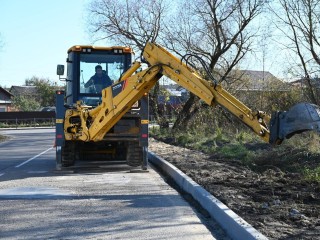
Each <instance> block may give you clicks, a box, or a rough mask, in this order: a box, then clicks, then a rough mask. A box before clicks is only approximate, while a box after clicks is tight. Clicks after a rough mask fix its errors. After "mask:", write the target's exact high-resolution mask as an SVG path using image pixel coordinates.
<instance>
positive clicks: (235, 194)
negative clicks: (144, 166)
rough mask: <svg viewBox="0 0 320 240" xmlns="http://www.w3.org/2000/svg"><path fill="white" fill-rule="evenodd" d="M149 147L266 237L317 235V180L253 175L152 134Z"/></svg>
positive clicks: (269, 172)
mask: <svg viewBox="0 0 320 240" xmlns="http://www.w3.org/2000/svg"><path fill="white" fill-rule="evenodd" d="M149 150H150V151H152V152H154V153H156V154H157V155H158V156H160V157H162V158H163V159H165V160H167V161H168V162H170V163H172V164H173V165H175V166H176V167H178V168H179V169H180V170H181V171H183V172H184V173H186V174H187V175H188V176H190V177H191V178H192V179H193V180H194V181H196V182H197V183H198V184H200V185H202V186H203V187H204V188H205V189H206V190H207V191H209V192H210V193H211V194H212V195H214V196H215V197H217V198H218V199H220V200H221V201H222V202H223V203H224V204H226V205H227V206H228V207H229V208H231V209H232V210H233V211H234V212H236V213H237V214H238V215H239V216H241V217H242V218H243V219H245V220H246V221H247V222H248V223H250V224H251V225H252V226H253V227H255V228H256V229H258V230H259V231H260V232H261V233H263V234H264V235H266V236H267V237H268V238H269V239H320V184H319V183H316V182H314V183H312V182H307V181H305V180H303V179H301V176H300V175H299V174H294V173H286V172H283V171H281V170H280V169H278V168H274V169H272V168H271V169H269V170H267V171H264V172H262V173H257V172H254V171H252V170H250V169H249V168H246V167H244V166H243V165H241V164H240V163H239V162H238V161H235V160H230V159H220V158H219V156H216V155H207V154H204V153H201V152H198V151H194V150H189V149H186V148H182V147H178V146H172V145H169V144H166V143H164V142H160V141H157V140H155V139H153V138H150V146H149Z"/></svg>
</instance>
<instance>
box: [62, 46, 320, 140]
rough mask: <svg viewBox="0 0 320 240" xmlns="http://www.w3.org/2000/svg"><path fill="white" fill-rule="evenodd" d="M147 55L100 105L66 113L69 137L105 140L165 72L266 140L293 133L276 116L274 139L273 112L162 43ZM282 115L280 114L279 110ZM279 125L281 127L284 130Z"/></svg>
mask: <svg viewBox="0 0 320 240" xmlns="http://www.w3.org/2000/svg"><path fill="white" fill-rule="evenodd" d="M143 56H144V58H145V60H146V61H147V62H148V63H149V67H148V68H147V69H146V70H144V71H141V72H139V73H135V71H136V70H137V69H138V68H139V67H140V64H139V63H138V62H136V63H134V64H133V66H132V67H131V68H130V69H128V70H127V71H126V72H125V73H124V74H123V75H122V78H121V79H120V81H119V82H118V83H116V84H114V85H112V86H110V87H108V88H105V89H104V90H103V91H102V103H101V104H100V105H99V106H98V107H96V108H94V109H90V108H88V107H87V106H82V105H81V103H80V102H79V103H78V104H77V109H76V110H72V109H70V110H68V111H67V112H66V121H65V122H66V123H67V124H66V125H65V136H66V140H81V141H100V140H102V139H103V137H104V136H105V134H106V133H107V132H108V131H109V130H110V129H111V128H112V127H113V126H114V125H115V124H116V123H117V122H118V121H119V120H120V119H121V117H122V116H123V115H124V114H125V113H126V112H127V111H128V110H129V109H130V108H131V106H132V105H133V103H135V102H136V101H138V100H139V99H140V98H141V97H142V96H143V95H144V94H146V93H148V92H149V91H150V89H151V88H152V87H153V86H154V85H155V84H156V83H157V81H158V80H159V79H160V78H161V77H162V76H163V75H165V76H167V77H168V78H170V79H172V80H173V81H175V82H176V83H177V84H178V85H180V86H182V87H184V88H185V89H187V90H189V91H190V92H192V93H193V94H195V95H196V96H198V97H199V98H200V99H202V100H203V101H204V102H206V103H207V104H208V105H210V106H216V105H220V106H222V107H223V108H225V109H227V110H228V111H229V112H231V113H232V114H233V115H235V116H236V117H237V118H239V119H240V120H241V121H242V122H243V123H244V124H246V125H247V126H248V127H249V128H251V129H252V130H253V131H254V132H255V133H256V134H257V135H259V136H260V137H261V138H262V139H263V140H264V141H266V142H271V143H273V144H280V143H281V142H282V140H283V138H284V137H286V136H285V134H289V133H287V132H288V131H289V130H286V131H287V132H286V133H283V132H284V131H282V129H283V128H284V126H282V125H283V123H282V122H281V121H280V118H278V117H273V118H272V128H273V129H275V130H274V131H275V132H276V133H273V135H272V138H271V139H272V141H270V130H269V125H270V119H271V117H270V116H269V115H267V114H266V113H264V112H261V111H252V110H251V109H250V108H248V107H247V106H246V105H245V104H243V103H242V102H240V101H239V100H238V99H236V98H235V97H234V96H232V95H231V94H230V93H229V92H227V91H226V90H225V89H224V88H223V87H222V86H221V85H219V84H215V83H214V82H210V81H207V80H205V79H203V78H202V77H201V76H199V75H198V73H197V72H196V71H195V70H194V69H192V68H190V67H189V66H187V65H186V64H185V63H183V62H182V61H181V60H179V59H178V58H176V57H175V56H173V55H172V54H171V53H169V52H168V51H166V50H165V49H164V48H162V47H161V46H159V45H157V44H155V43H147V44H146V46H145V49H144V52H143ZM118 88H121V89H122V91H121V92H120V93H118V94H115V91H114V90H115V89H118ZM319 112H320V111H318V113H319ZM278 115H280V114H279V113H278ZM278 115H277V116H278ZM75 116H78V117H80V119H81V125H72V124H69V122H70V121H68V118H71V117H75ZM314 118H315V117H314V116H313V119H314ZM88 119H91V121H90V122H91V123H90V124H88V121H87V120H88ZM312 124H313V123H312ZM316 124H317V126H316V127H315V126H313V125H312V126H309V125H308V127H310V128H311V129H314V128H318V127H319V128H320V121H318V122H317V123H316ZM298 125H299V123H298ZM279 126H281V129H280V128H279ZM285 127H287V126H285ZM308 127H306V128H308ZM295 128H296V127H295ZM306 128H305V129H306ZM70 129H72V130H70ZM286 129H288V128H286ZM300 129H301V127H300V128H299V131H300V132H301V130H300ZM290 131H291V132H290V134H291V135H292V132H293V133H294V130H291V129H290ZM281 134H282V135H281ZM280 135H281V136H280ZM279 136H280V139H279Z"/></svg>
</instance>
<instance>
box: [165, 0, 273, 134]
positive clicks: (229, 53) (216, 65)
mask: <svg viewBox="0 0 320 240" xmlns="http://www.w3.org/2000/svg"><path fill="white" fill-rule="evenodd" d="M266 2H267V1H265V0H250V1H248V0H195V1H192V3H191V2H190V1H186V0H185V1H184V5H183V7H181V8H180V9H181V12H180V13H179V14H178V17H177V18H175V19H174V20H173V21H172V23H171V24H170V25H168V26H167V28H166V34H165V35H164V37H165V38H166V39H167V41H163V42H164V44H166V46H167V48H169V49H170V50H172V51H175V52H176V53H177V54H181V52H184V53H186V52H188V53H190V54H192V55H194V56H201V58H202V59H204V60H205V61H206V63H207V64H208V65H209V67H210V69H211V71H212V72H215V73H216V75H217V76H218V81H220V82H221V81H224V80H226V79H227V76H228V75H229V74H230V72H231V71H232V69H233V68H234V67H235V66H236V65H237V64H238V63H239V62H240V61H241V60H242V59H243V58H244V56H245V55H246V54H247V53H248V52H249V51H251V46H252V42H253V38H254V37H255V36H256V34H257V29H255V28H254V27H252V28H251V27H250V23H251V22H252V21H253V20H254V19H255V18H256V17H257V16H258V15H259V14H260V13H261V11H262V10H263V7H264V5H265V3H266ZM197 102H198V101H197V98H196V97H195V96H194V95H192V94H191V95H190V98H189V100H188V101H187V103H186V104H185V105H184V107H183V109H182V111H181V113H180V114H179V117H178V119H177V121H176V122H175V124H174V128H179V126H185V124H186V122H187V121H188V120H189V119H190V118H191V117H192V116H193V115H194V114H195V113H196V112H197V111H198V110H199V106H200V105H199V104H198V103H197Z"/></svg>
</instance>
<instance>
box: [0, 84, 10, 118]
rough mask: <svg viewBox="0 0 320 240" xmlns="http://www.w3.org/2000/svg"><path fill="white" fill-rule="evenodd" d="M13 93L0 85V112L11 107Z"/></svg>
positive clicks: (8, 110)
mask: <svg viewBox="0 0 320 240" xmlns="http://www.w3.org/2000/svg"><path fill="white" fill-rule="evenodd" d="M12 97H13V95H12V94H11V93H10V92H8V91H7V90H6V89H4V88H2V87H0V112H10V111H11V109H12V106H11V103H12V102H11V98H12Z"/></svg>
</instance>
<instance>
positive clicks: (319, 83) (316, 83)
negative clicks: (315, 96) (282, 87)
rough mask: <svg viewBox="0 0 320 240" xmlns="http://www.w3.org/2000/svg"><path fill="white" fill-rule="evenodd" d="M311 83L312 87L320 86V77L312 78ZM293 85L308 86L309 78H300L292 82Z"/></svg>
mask: <svg viewBox="0 0 320 240" xmlns="http://www.w3.org/2000/svg"><path fill="white" fill-rule="evenodd" d="M310 83H311V86H312V87H316V88H320V78H310ZM290 84H291V85H293V86H301V87H305V86H307V84H308V83H307V78H300V79H298V80H295V81H292V82H290Z"/></svg>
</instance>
